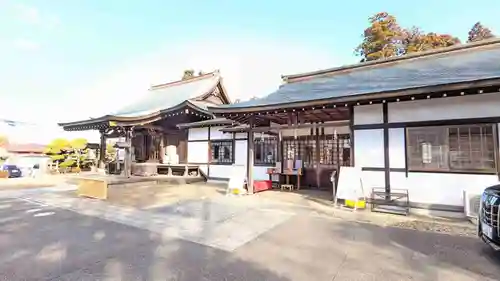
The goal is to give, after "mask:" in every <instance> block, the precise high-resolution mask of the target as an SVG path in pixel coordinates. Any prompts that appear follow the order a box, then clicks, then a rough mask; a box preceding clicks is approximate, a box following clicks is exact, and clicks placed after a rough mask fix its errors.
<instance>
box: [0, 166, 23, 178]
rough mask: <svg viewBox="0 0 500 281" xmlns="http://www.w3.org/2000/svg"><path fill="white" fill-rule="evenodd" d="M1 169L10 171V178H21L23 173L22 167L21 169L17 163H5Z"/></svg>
mask: <svg viewBox="0 0 500 281" xmlns="http://www.w3.org/2000/svg"><path fill="white" fill-rule="evenodd" d="M1 169H2V170H3V171H8V172H9V178H20V177H21V176H22V175H23V174H22V172H21V169H19V168H18V167H17V166H16V165H12V164H4V165H2V167H1Z"/></svg>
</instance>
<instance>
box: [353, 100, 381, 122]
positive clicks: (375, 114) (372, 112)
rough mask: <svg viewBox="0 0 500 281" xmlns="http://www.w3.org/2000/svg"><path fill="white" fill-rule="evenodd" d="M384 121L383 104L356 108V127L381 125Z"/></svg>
mask: <svg viewBox="0 0 500 281" xmlns="http://www.w3.org/2000/svg"><path fill="white" fill-rule="evenodd" d="M383 121H384V120H383V117H382V105H381V104H370V105H360V106H355V107H354V125H362V124H380V123H382V122H383Z"/></svg>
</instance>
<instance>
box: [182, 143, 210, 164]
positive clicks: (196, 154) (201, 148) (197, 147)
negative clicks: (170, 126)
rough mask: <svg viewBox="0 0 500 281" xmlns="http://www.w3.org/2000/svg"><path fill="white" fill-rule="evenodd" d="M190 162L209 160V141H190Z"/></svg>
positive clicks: (205, 161)
mask: <svg viewBox="0 0 500 281" xmlns="http://www.w3.org/2000/svg"><path fill="white" fill-rule="evenodd" d="M187 146H188V157H187V158H188V159H187V160H188V163H207V162H208V141H197V142H188V145H187Z"/></svg>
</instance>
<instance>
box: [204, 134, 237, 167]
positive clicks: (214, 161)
mask: <svg viewBox="0 0 500 281" xmlns="http://www.w3.org/2000/svg"><path fill="white" fill-rule="evenodd" d="M214 147H217V150H218V153H217V154H218V155H219V156H220V155H223V154H224V148H225V147H228V149H229V159H227V160H224V161H220V160H219V158H218V157H217V158H214ZM209 148H210V152H209V157H210V159H209V162H208V163H209V164H211V165H233V164H234V158H235V156H234V152H235V151H234V141H233V140H210V146H209ZM221 149H222V151H220V150H221ZM223 158H224V157H223Z"/></svg>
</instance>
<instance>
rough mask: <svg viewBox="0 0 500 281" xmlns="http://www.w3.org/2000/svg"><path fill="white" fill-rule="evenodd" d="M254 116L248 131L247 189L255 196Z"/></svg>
mask: <svg viewBox="0 0 500 281" xmlns="http://www.w3.org/2000/svg"><path fill="white" fill-rule="evenodd" d="M254 118H255V117H254V116H251V117H250V119H249V125H250V129H249V130H248V146H247V188H248V193H249V194H253V162H254V156H255V150H254V147H255V140H254V139H253V134H254V133H253V127H254Z"/></svg>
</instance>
